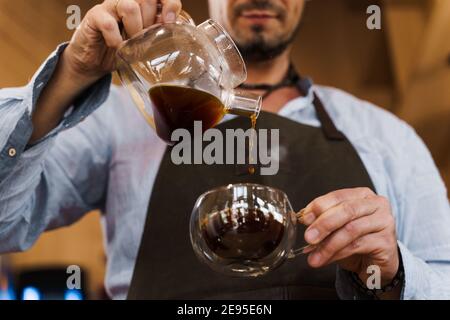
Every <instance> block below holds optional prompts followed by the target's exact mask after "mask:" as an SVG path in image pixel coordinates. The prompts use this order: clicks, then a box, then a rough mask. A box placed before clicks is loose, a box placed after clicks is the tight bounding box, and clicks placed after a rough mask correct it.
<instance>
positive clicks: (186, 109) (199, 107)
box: [149, 85, 226, 144]
mask: <svg viewBox="0 0 450 320" xmlns="http://www.w3.org/2000/svg"><path fill="white" fill-rule="evenodd" d="M149 96H150V99H151V101H152V103H153V112H154V118H155V126H156V132H157V134H158V136H159V137H160V138H161V139H163V140H164V141H166V142H167V143H168V144H173V142H172V141H171V136H172V132H173V131H174V130H175V129H178V128H183V129H187V130H189V131H190V132H191V133H192V132H193V129H194V121H202V128H203V130H207V129H209V128H211V127H214V126H215V125H216V124H217V123H218V122H219V121H220V120H221V119H222V117H223V116H224V114H225V113H226V111H225V107H224V105H223V104H222V102H221V101H220V100H219V99H218V98H217V97H216V96H214V95H212V94H210V93H208V92H205V91H202V90H198V89H193V88H188V87H183V86H176V85H157V86H154V87H152V88H151V89H150V90H149Z"/></svg>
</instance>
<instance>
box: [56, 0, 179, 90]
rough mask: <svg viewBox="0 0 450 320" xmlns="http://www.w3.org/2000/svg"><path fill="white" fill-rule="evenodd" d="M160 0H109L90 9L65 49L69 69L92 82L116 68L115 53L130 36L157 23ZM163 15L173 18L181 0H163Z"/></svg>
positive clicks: (169, 20)
mask: <svg viewBox="0 0 450 320" xmlns="http://www.w3.org/2000/svg"><path fill="white" fill-rule="evenodd" d="M157 3H158V1H157V0H106V1H104V2H103V3H102V4H99V5H96V6H95V7H93V8H92V9H91V10H89V11H88V12H87V14H86V16H85V17H84V19H83V21H82V22H81V24H80V26H79V27H78V28H77V30H76V31H75V33H74V35H73V37H72V39H71V41H70V44H69V46H68V47H67V49H66V50H65V52H64V58H65V60H64V61H65V63H67V66H68V69H70V70H72V72H73V73H74V74H75V75H76V76H79V77H84V78H86V80H87V81H89V82H92V81H93V80H94V81H95V80H97V79H99V78H101V77H102V76H103V75H104V74H106V73H109V72H111V71H113V70H114V67H115V63H114V60H115V53H116V50H117V49H118V48H119V47H120V45H121V44H122V42H123V41H124V40H125V39H123V38H122V35H121V31H120V28H119V23H120V24H122V25H123V28H124V31H125V33H126V35H127V36H128V37H132V36H134V35H135V34H136V33H138V32H140V31H141V30H143V29H144V28H147V27H149V26H151V25H153V24H155V23H156V22H157V21H156V16H157ZM161 3H162V12H161V19H162V21H163V22H174V21H175V19H176V17H177V15H178V14H179V12H180V10H181V1H180V0H162V1H161Z"/></svg>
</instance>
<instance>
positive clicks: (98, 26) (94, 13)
mask: <svg viewBox="0 0 450 320" xmlns="http://www.w3.org/2000/svg"><path fill="white" fill-rule="evenodd" d="M85 23H86V25H87V27H88V28H89V29H91V30H93V31H94V32H100V33H101V34H102V36H103V39H104V40H105V43H106V45H107V46H108V47H110V48H118V47H119V46H120V44H121V43H122V41H123V39H122V36H121V35H120V30H119V26H118V25H117V20H116V18H115V17H114V16H112V15H111V14H110V13H109V12H108V11H107V10H106V9H105V8H104V7H102V6H101V5H97V6H95V7H94V8H92V10H91V11H90V12H89V14H88V15H87V16H86V19H85Z"/></svg>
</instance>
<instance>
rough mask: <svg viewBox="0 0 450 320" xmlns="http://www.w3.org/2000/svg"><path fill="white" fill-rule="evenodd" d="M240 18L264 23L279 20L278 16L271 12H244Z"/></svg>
mask: <svg viewBox="0 0 450 320" xmlns="http://www.w3.org/2000/svg"><path fill="white" fill-rule="evenodd" d="M240 17H241V18H244V19H248V20H252V21H255V22H258V21H259V22H264V21H267V20H271V19H278V15H276V14H275V13H273V12H270V11H246V12H243V13H242V14H241V16H240Z"/></svg>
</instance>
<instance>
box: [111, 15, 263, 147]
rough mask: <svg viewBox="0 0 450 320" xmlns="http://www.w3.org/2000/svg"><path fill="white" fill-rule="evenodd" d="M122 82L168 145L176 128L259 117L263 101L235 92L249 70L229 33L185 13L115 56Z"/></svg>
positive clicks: (134, 40)
mask: <svg viewBox="0 0 450 320" xmlns="http://www.w3.org/2000/svg"><path fill="white" fill-rule="evenodd" d="M117 68H118V74H119V77H120V79H121V81H122V84H123V85H124V86H125V87H126V88H127V89H128V91H129V92H130V94H131V97H132V98H133V100H134V103H135V105H136V106H137V107H138V109H139V111H140V112H141V113H142V115H143V116H144V118H145V119H146V121H147V122H148V123H149V124H150V125H151V126H152V127H153V128H154V129H155V130H156V133H157V134H158V136H159V137H160V138H161V139H163V140H164V141H165V142H166V143H169V144H172V141H171V135H172V132H173V131H174V130H175V129H178V128H183V129H188V130H190V131H192V130H193V127H194V121H202V128H203V130H206V129H208V128H210V127H213V126H214V125H216V124H217V123H218V122H219V121H220V120H221V119H222V117H223V116H224V115H225V114H226V113H232V114H237V115H243V116H248V117H255V118H256V117H257V116H258V114H259V111H260V109H261V98H260V97H259V96H257V95H254V94H250V93H247V92H242V91H240V90H237V89H235V88H236V87H237V86H238V85H240V84H241V83H242V82H244V81H245V79H246V77H247V71H246V68H245V64H244V61H243V59H242V56H241V54H240V53H239V51H238V49H237V47H236V45H235V44H234V42H233V40H232V39H231V38H230V36H229V35H228V34H227V33H226V31H225V30H224V29H223V28H222V27H221V26H220V25H219V24H217V23H216V22H214V21H213V20H207V21H205V22H203V23H202V24H200V25H198V26H196V25H195V24H194V22H193V21H192V19H191V18H190V17H189V15H188V14H187V13H186V12H182V13H181V14H180V15H179V17H178V18H177V20H176V21H175V22H174V23H160V24H155V25H153V26H151V27H149V28H147V29H145V30H143V31H142V32H140V33H139V34H137V35H136V36H134V37H132V38H131V39H129V40H127V41H125V42H124V44H123V45H122V46H121V48H120V49H119V50H118V52H117Z"/></svg>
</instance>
